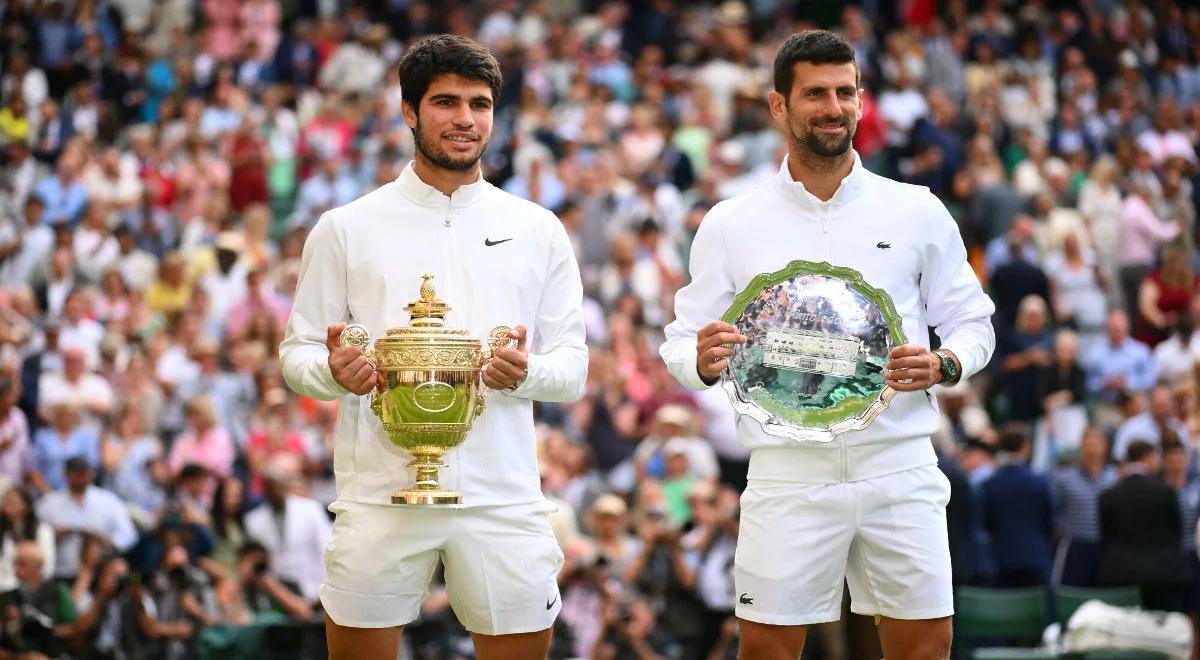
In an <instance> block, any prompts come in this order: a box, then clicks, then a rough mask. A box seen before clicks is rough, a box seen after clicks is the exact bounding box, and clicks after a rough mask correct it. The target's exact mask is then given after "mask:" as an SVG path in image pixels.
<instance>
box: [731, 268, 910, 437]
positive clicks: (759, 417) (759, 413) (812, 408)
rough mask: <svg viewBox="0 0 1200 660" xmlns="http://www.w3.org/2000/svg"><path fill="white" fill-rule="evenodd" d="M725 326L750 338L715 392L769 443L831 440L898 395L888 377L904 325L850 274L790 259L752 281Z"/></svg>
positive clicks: (882, 298)
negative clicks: (755, 425) (768, 438)
mask: <svg viewBox="0 0 1200 660" xmlns="http://www.w3.org/2000/svg"><path fill="white" fill-rule="evenodd" d="M722 320H723V321H725V322H726V323H730V324H732V325H733V326H734V327H736V328H737V329H738V331H739V332H740V333H741V334H742V335H743V336H745V337H746V343H744V344H736V345H734V347H733V351H734V352H733V355H732V356H730V358H729V368H728V369H726V370H725V371H724V373H723V374H722V376H721V385H722V387H724V388H725V391H726V392H728V393H729V398H730V400H731V401H732V402H733V407H734V410H736V411H737V412H738V413H740V414H742V415H745V416H746V417H749V418H751V419H753V420H755V421H757V422H758V423H759V425H760V426H761V427H762V430H763V431H764V432H766V433H769V434H771V435H774V436H778V437H781V438H788V439H791V440H798V441H808V442H832V441H833V440H834V439H835V438H836V437H837V436H838V434H841V433H846V432H848V431H858V430H861V429H864V428H867V426H869V425H870V424H871V422H872V421H873V420H874V419H875V418H876V417H877V416H878V415H879V413H881V412H883V410H884V409H885V408H886V407H887V404H888V402H890V401H891V400H892V397H893V396H895V394H896V390H894V389H892V388H891V387H889V386H888V384H887V378H886V377H885V371H886V364H887V362H888V355H889V354H890V353H891V351H892V349H893V348H895V347H896V346H900V345H902V344H904V327H903V324H902V319H901V318H900V315H899V314H898V313H897V312H896V308H895V305H894V304H893V303H892V299H891V297H890V296H888V294H887V292H886V291H884V290H883V289H877V288H875V287H872V286H871V285H869V284H867V283H866V281H865V280H863V277H862V274H860V273H859V272H858V271H856V270H854V269H852V268H844V267H840V268H839V267H837V266H831V265H830V264H829V263H826V262H820V263H817V262H811V261H793V262H791V263H789V264H788V265H787V266H786V267H784V268H783V269H782V270H779V271H776V272H774V273H764V274H762V275H759V276H758V277H756V278H754V280H753V281H752V282H751V283H750V285H749V286H747V287H746V289H745V290H744V291H743V292H742V293H741V294H740V295H738V296H737V297H736V298H735V299H734V301H733V304H732V305H731V306H730V307H729V309H728V310H727V311H726V312H725V315H724V316H723V317H722Z"/></svg>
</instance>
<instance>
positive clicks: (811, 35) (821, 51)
mask: <svg viewBox="0 0 1200 660" xmlns="http://www.w3.org/2000/svg"><path fill="white" fill-rule="evenodd" d="M797 62H812V63H813V64H845V63H847V62H849V63H851V64H853V65H854V69H855V71H856V72H857V74H856V76H855V81H856V82H858V81H860V80H861V78H862V71H861V70H860V69H859V68H858V62H857V61H855V59H854V49H853V48H852V47H851V46H850V44H849V43H847V42H846V40H845V39H843V38H841V37H840V36H838V35H836V34H834V33H832V32H829V31H828V30H805V31H804V32H799V33H796V34H793V35H792V36H790V37H788V40H787V41H785V42H783V45H782V46H780V47H779V53H778V54H776V55H775V91H777V92H779V93H780V94H783V96H784V98H787V97H790V96H791V95H792V81H793V79H794V75H793V73H792V69H793V68H794V67H793V65H794V64H796V63H797Z"/></svg>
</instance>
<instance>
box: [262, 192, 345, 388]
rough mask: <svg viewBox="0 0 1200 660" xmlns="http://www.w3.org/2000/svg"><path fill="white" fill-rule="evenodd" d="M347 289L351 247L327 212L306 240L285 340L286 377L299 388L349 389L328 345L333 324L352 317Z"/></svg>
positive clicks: (282, 364)
mask: <svg viewBox="0 0 1200 660" xmlns="http://www.w3.org/2000/svg"><path fill="white" fill-rule="evenodd" d="M346 295H347V294H346V247H345V243H344V242H343V240H342V237H341V234H340V232H338V231H337V227H335V226H334V222H333V217H332V215H330V213H328V212H326V213H324V214H322V215H321V218H320V219H319V220H318V221H317V224H316V225H315V226H314V227H313V229H312V231H311V232H310V233H309V235H308V238H307V239H305V241H304V251H303V252H302V253H301V257H300V278H299V281H298V282H297V283H296V298H295V300H294V302H293V304H292V312H291V316H290V317H289V318H288V323H287V330H286V331H285V333H284V336H283V342H282V343H281V344H280V345H279V362H280V367H281V369H282V371H283V379H284V380H285V381H286V382H287V384H288V387H291V388H292V389H293V390H295V391H296V392H297V393H299V394H302V395H304V396H307V397H310V398H313V399H319V400H321V401H332V400H333V399H337V398H339V397H342V396H345V395H346V394H348V393H349V391H348V390H346V388H344V387H342V386H341V385H339V384H338V383H337V381H335V380H334V379H333V372H332V371H330V369H329V349H327V348H326V347H325V337H326V336H327V335H328V327H329V326H330V325H333V324H334V323H341V322H343V321H345V320H346V319H347V318H349V311H348V304H347V302H346Z"/></svg>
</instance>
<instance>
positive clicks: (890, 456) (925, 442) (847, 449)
mask: <svg viewBox="0 0 1200 660" xmlns="http://www.w3.org/2000/svg"><path fill="white" fill-rule="evenodd" d="M936 464H937V454H936V453H935V452H934V451H933V443H932V442H930V440H929V438H928V437H918V438H907V439H904V440H896V441H891V442H873V443H870V444H862V445H847V444H845V440H838V441H834V442H831V443H827V444H812V443H810V444H796V445H792V446H785V447H760V448H758V449H755V450H753V451H751V452H750V469H749V471H748V472H747V478H749V479H766V480H770V481H792V482H798V483H816V484H833V483H840V482H843V481H862V480H863V479H874V478H875V477H882V476H883V475H885V474H893V473H896V472H903V471H904V470H911V469H912V468H916V467H922V466H925V465H936Z"/></svg>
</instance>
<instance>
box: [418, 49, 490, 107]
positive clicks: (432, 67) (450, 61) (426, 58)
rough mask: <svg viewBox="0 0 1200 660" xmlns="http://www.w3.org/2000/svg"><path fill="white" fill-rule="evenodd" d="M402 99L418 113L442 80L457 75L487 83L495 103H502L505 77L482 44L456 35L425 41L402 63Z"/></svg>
mask: <svg viewBox="0 0 1200 660" xmlns="http://www.w3.org/2000/svg"><path fill="white" fill-rule="evenodd" d="M399 68H400V96H401V98H402V99H404V101H405V102H406V103H408V104H409V105H411V106H412V107H413V109H414V110H416V109H418V108H419V107H420V106H421V99H423V98H425V92H427V91H429V84H430V83H432V82H433V80H434V79H435V78H437V77H438V76H444V75H447V74H454V75H457V76H461V77H463V78H467V79H468V80H478V81H480V82H485V83H487V84H488V85H489V86H490V87H491V88H492V103H499V102H500V86H501V85H502V84H504V74H502V73H501V72H500V63H499V62H497V61H496V58H495V57H493V56H492V54H491V53H489V52H488V50H487V49H486V48H484V47H483V46H481V45H479V44H478V43H476V42H474V41H472V40H470V39H467V38H466V37H459V36H456V35H452V34H442V35H437V36H434V37H429V38H428V39H423V40H421V41H420V42H419V43H417V44H416V45H415V46H413V47H412V48H410V49H409V51H408V52H407V53H405V54H404V57H403V58H401V59H400V67H399Z"/></svg>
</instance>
